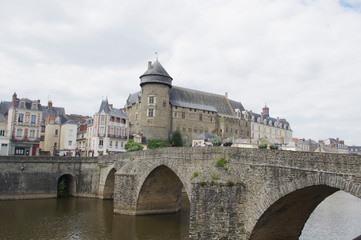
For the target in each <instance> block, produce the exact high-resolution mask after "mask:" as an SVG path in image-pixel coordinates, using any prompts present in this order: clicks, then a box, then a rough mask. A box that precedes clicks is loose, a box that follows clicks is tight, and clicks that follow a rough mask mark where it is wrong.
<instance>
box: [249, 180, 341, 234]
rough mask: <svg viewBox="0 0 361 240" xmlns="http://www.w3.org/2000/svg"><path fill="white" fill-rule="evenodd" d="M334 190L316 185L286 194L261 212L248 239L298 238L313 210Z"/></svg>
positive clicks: (334, 190) (335, 189) (334, 189)
mask: <svg viewBox="0 0 361 240" xmlns="http://www.w3.org/2000/svg"><path fill="white" fill-rule="evenodd" d="M336 191H338V189H337V188H334V187H329V186H326V185H318V186H311V187H306V188H303V189H300V190H296V191H294V192H292V193H289V194H287V195H286V196H284V197H282V198H280V199H279V200H277V201H276V202H275V203H273V204H272V205H271V206H270V207H269V208H268V209H267V210H266V211H265V212H264V213H263V215H262V216H261V217H260V218H259V219H258V221H257V224H256V225H255V227H254V228H253V231H252V234H251V237H250V238H249V239H251V240H266V239H298V238H299V236H300V235H301V233H302V229H303V227H304V225H305V223H306V221H307V219H308V218H309V216H310V215H311V213H312V212H313V210H314V209H315V208H316V207H317V205H319V204H320V203H321V202H322V201H323V200H324V199H325V198H326V197H328V196H330V195H331V194H333V193H335V192H336Z"/></svg>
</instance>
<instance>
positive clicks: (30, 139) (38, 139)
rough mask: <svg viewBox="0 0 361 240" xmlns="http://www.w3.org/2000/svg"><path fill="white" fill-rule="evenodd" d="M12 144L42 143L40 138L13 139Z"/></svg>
mask: <svg viewBox="0 0 361 240" xmlns="http://www.w3.org/2000/svg"><path fill="white" fill-rule="evenodd" d="M10 140H11V141H12V142H40V138H30V137H27V138H25V137H11V139H10Z"/></svg>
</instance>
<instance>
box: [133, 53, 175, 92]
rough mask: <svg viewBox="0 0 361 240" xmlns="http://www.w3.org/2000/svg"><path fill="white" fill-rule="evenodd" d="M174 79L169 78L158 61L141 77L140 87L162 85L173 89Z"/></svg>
mask: <svg viewBox="0 0 361 240" xmlns="http://www.w3.org/2000/svg"><path fill="white" fill-rule="evenodd" d="M172 80H173V78H172V77H171V76H169V74H168V73H167V71H166V70H165V69H164V68H163V66H162V64H160V62H159V61H158V59H157V60H156V61H155V62H154V63H153V64H152V65H151V66H150V67H149V68H148V70H147V71H146V72H145V73H143V75H142V76H140V86H143V85H144V84H147V83H160V84H165V85H167V86H169V87H170V88H171V87H172Z"/></svg>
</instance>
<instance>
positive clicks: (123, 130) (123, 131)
mask: <svg viewBox="0 0 361 240" xmlns="http://www.w3.org/2000/svg"><path fill="white" fill-rule="evenodd" d="M123 136H125V129H124V128H122V137H123Z"/></svg>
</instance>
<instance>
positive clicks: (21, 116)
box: [18, 113, 24, 123]
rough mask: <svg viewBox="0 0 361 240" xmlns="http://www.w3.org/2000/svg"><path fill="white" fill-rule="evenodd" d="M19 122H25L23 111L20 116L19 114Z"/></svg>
mask: <svg viewBox="0 0 361 240" xmlns="http://www.w3.org/2000/svg"><path fill="white" fill-rule="evenodd" d="M18 122H21V123H22V122H24V114H23V113H19V116H18Z"/></svg>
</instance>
